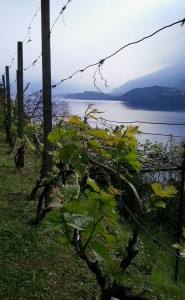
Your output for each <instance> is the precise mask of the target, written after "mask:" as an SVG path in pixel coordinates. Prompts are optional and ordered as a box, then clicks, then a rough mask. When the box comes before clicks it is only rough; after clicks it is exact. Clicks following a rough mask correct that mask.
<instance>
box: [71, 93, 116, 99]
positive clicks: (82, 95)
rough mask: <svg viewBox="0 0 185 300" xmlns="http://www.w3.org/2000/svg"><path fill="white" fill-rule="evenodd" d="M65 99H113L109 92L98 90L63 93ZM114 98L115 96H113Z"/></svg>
mask: <svg viewBox="0 0 185 300" xmlns="http://www.w3.org/2000/svg"><path fill="white" fill-rule="evenodd" d="M65 98H66V99H76V100H77V99H79V100H114V99H113V97H112V96H111V95H109V94H101V93H100V92H94V91H85V92H83V93H74V94H67V95H65ZM114 98H115V97H114Z"/></svg>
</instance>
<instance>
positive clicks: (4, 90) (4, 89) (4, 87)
mask: <svg viewBox="0 0 185 300" xmlns="http://www.w3.org/2000/svg"><path fill="white" fill-rule="evenodd" d="M2 84H3V99H4V100H5V99H6V85H5V77H4V75H2Z"/></svg>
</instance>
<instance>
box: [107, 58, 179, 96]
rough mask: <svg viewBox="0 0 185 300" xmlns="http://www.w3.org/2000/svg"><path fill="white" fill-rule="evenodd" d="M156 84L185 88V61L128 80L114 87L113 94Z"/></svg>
mask: <svg viewBox="0 0 185 300" xmlns="http://www.w3.org/2000/svg"><path fill="white" fill-rule="evenodd" d="M155 85H159V86H167V87H174V88H178V89H181V90H185V69H184V61H181V62H179V63H177V64H174V65H170V66H168V67H166V68H163V69H160V70H159V71H156V72H153V73H151V74H147V75H145V76H141V77H138V78H136V79H133V80H130V81H127V82H126V83H124V84H123V85H121V86H120V87H118V88H115V89H113V91H112V92H111V95H116V96H121V95H123V94H124V93H127V92H128V91H130V90H132V89H135V88H144V87H150V86H155Z"/></svg>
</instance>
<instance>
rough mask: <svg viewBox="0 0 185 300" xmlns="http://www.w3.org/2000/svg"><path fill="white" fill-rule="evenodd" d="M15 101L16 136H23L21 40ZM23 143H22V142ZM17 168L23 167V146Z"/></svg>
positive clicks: (20, 43) (18, 51)
mask: <svg viewBox="0 0 185 300" xmlns="http://www.w3.org/2000/svg"><path fill="white" fill-rule="evenodd" d="M17 53H18V54H17V62H18V70H17V102H18V136H19V138H20V139H22V138H23V136H24V103H23V46H22V42H18V43H17ZM22 145H24V143H23V144H22ZM18 167H19V168H22V167H24V146H23V147H22V146H21V147H20V153H19V164H18Z"/></svg>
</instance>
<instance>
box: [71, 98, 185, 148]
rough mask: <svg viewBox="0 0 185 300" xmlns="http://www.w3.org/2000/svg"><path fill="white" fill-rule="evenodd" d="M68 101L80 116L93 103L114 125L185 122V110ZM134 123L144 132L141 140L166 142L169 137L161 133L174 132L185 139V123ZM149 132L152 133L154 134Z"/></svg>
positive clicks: (116, 102) (118, 103)
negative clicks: (150, 108)
mask: <svg viewBox="0 0 185 300" xmlns="http://www.w3.org/2000/svg"><path fill="white" fill-rule="evenodd" d="M66 102H67V103H68V104H69V106H70V110H71V112H72V114H77V115H79V116H80V117H83V116H84V113H85V110H86V109H87V106H88V104H89V103H93V104H94V108H97V109H99V110H100V111H102V112H103V113H102V114H101V117H103V118H105V119H107V120H109V122H108V123H109V124H113V125H116V122H122V123H123V124H124V122H134V121H142V122H158V123H184V124H185V111H180V112H168V111H146V110H134V109H128V108H127V107H126V105H125V104H124V103H123V102H121V101H90V100H66ZM110 121H113V122H110ZM93 124H94V123H92V125H93ZM94 125H96V124H94ZM125 125H126V124H125ZM133 125H138V126H139V129H140V130H141V131H142V132H143V134H142V135H140V140H141V141H144V140H146V139H149V140H151V141H152V142H153V141H159V142H166V141H167V140H168V137H164V136H162V135H160V134H164V135H168V134H173V135H174V136H181V137H184V140H185V125H181V126H175V125H174V126H173V125H164V124H143V123H139V122H138V123H134V124H133ZM148 133H152V134H154V135H151V134H148ZM156 134H159V135H156ZM175 139H176V140H177V141H180V140H182V139H183V138H180V137H176V138H175Z"/></svg>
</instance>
